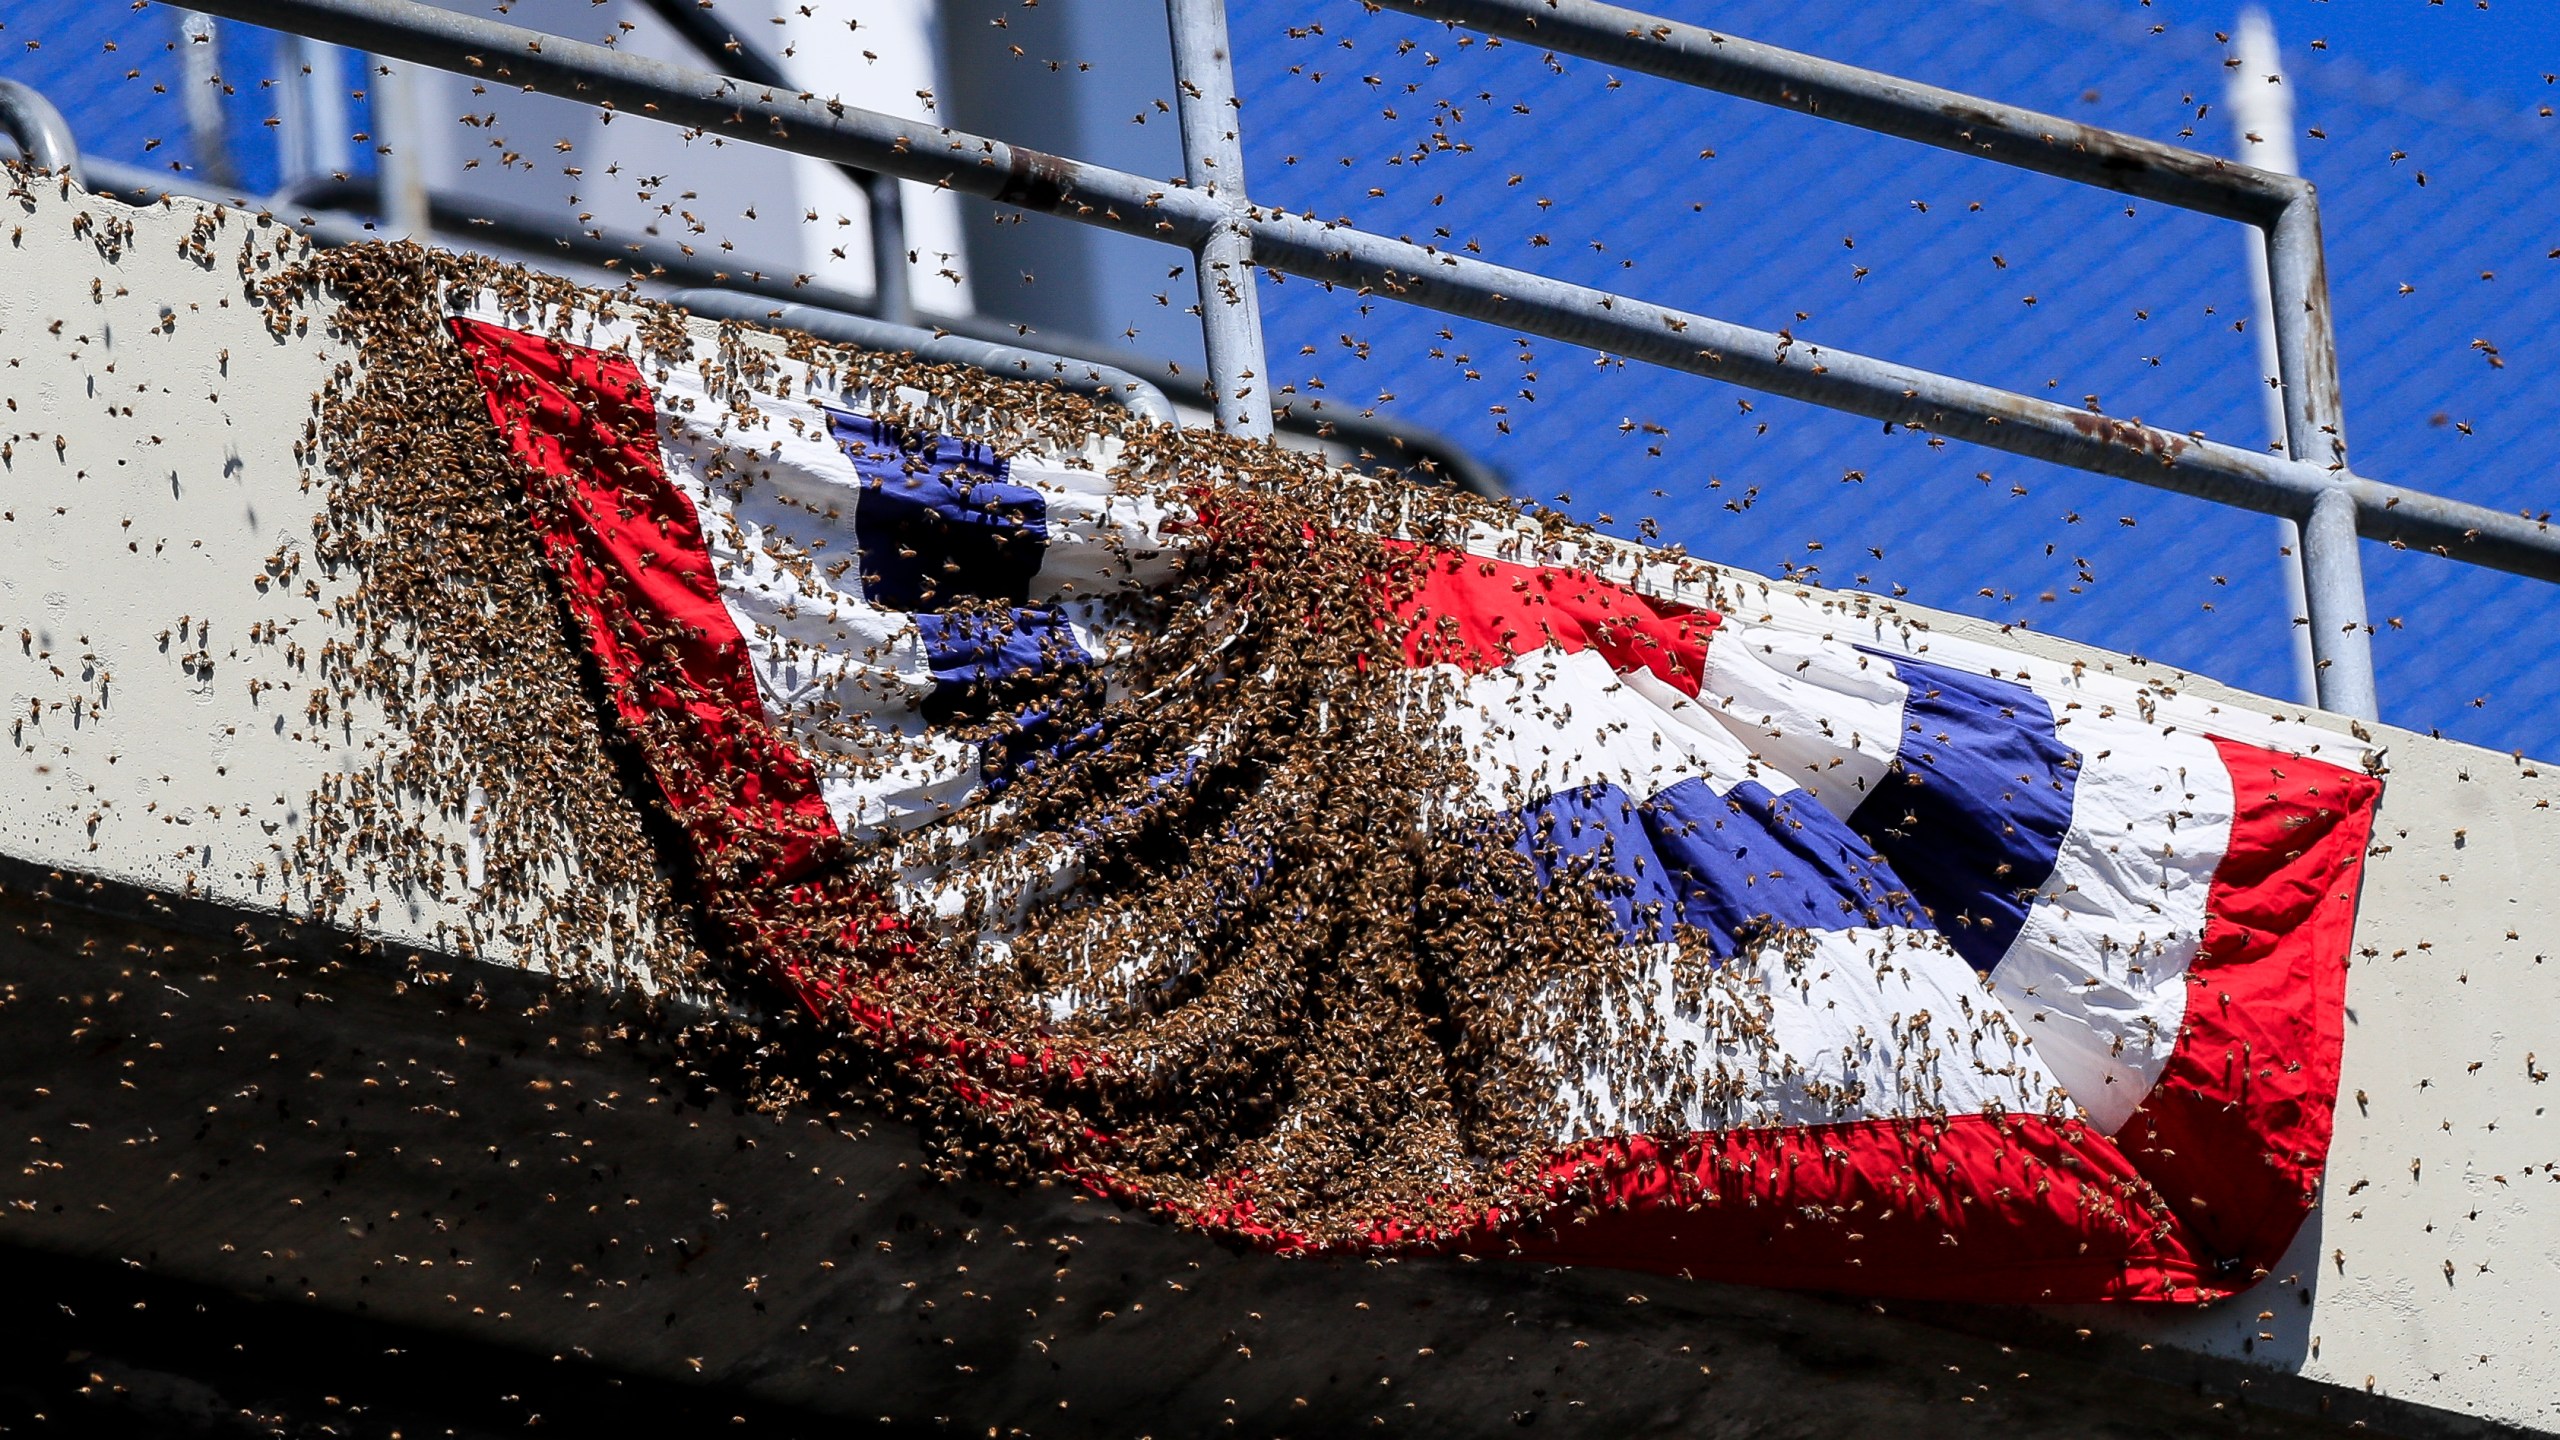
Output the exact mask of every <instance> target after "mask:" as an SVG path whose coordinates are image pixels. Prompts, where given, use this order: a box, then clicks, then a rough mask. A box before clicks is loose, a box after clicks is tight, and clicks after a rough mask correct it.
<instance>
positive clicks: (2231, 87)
mask: <svg viewBox="0 0 2560 1440" xmlns="http://www.w3.org/2000/svg"><path fill="white" fill-rule="evenodd" d="M2232 52H2233V58H2234V59H2236V60H2238V61H2239V62H2240V64H2239V66H2238V67H2237V68H2235V69H2233V70H2232V71H2231V73H2230V76H2229V78H2228V81H2227V83H2226V84H2225V86H2224V91H2223V93H2224V96H2225V98H2226V99H2227V100H2228V101H2229V103H2230V110H2231V135H2232V152H2231V153H2232V154H2233V156H2235V157H2236V158H2238V159H2239V160H2241V161H2243V162H2244V163H2246V164H2250V165H2255V166H2257V167H2258V168H2259V169H2261V170H2268V171H2272V172H2274V173H2276V174H2278V175H2300V174H2301V173H2302V170H2301V167H2300V165H2299V164H2298V163H2297V157H2296V155H2295V152H2294V148H2293V127H2294V113H2293V95H2292V87H2291V86H2289V85H2287V84H2286V83H2285V75H2284V61H2283V57H2282V55H2281V54H2280V53H2279V52H2278V51H2277V49H2276V28H2275V22H2274V21H2272V20H2269V19H2268V18H2267V12H2266V11H2264V10H2262V9H2260V8H2258V7H2257V6H2255V5H2252V6H2250V7H2249V8H2248V9H2246V10H2243V11H2241V12H2240V30H2239V35H2238V38H2237V39H2236V40H2235V41H2234V42H2233V45H2232ZM2240 235H2241V238H2242V240H2243V242H2244V243H2245V244H2246V245H2247V247H2248V250H2247V254H2248V260H2249V266H2248V268H2249V289H2250V291H2251V292H2252V293H2253V294H2255V295H2256V297H2257V301H2258V318H2257V326H2258V371H2259V378H2260V380H2261V381H2262V382H2263V383H2262V384H2261V386H2260V388H2259V390H2258V398H2259V401H2260V402H2261V403H2262V404H2263V405H2264V406H2265V407H2266V414H2267V438H2268V440H2269V441H2270V442H2272V445H2271V448H2273V449H2275V450H2277V451H2278V452H2282V451H2283V450H2284V449H2285V448H2286V446H2285V431H2286V425H2285V409H2284V362H2283V361H2282V360H2280V359H2279V358H2278V357H2277V355H2276V322H2275V313H2276V307H2275V296H2274V294H2273V292H2272V291H2270V290H2269V289H2268V288H2267V232H2266V231H2264V230H2261V229H2259V228H2258V227H2257V226H2255V225H2243V226H2241V227H2240ZM2272 528H2273V529H2274V532H2275V537H2276V554H2275V564H2276V574H2277V578H2278V579H2280V580H2281V581H2282V582H2283V585H2284V619H2285V629H2286V630H2287V631H2289V632H2290V638H2291V640H2292V642H2293V694H2294V698H2295V699H2297V700H2300V701H2301V702H2302V703H2303V704H2305V705H2317V704H2319V703H2320V666H2319V660H2318V657H2317V656H2315V655H2313V654H2312V652H2311V617H2310V611H2309V610H2308V609H2307V608H2306V606H2307V603H2308V595H2307V592H2306V591H2305V589H2304V586H2303V583H2302V522H2301V521H2300V520H2299V519H2297V518H2296V517H2294V516H2291V515H2279V516H2277V517H2276V519H2275V524H2274V526H2273V527H2272Z"/></svg>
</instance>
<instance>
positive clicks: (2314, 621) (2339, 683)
mask: <svg viewBox="0 0 2560 1440" xmlns="http://www.w3.org/2000/svg"><path fill="white" fill-rule="evenodd" d="M2267 288H2268V291H2269V293H2270V294H2271V296H2272V297H2273V301H2274V308H2275V332H2276V361H2277V366H2278V369H2279V373H2280V378H2281V379H2282V380H2283V382H2284V422H2285V427H2284V428H2285V445H2286V448H2287V449H2288V450H2290V451H2291V452H2292V455H2293V458H2294V459H2295V460H2297V461H2300V462H2302V463H2305V464H2308V465H2312V466H2316V467H2318V469H2319V471H2320V472H2321V473H2322V474H2324V475H2326V476H2328V477H2329V479H2330V480H2331V482H2332V483H2333V484H2340V485H2343V483H2344V482H2345V481H2347V480H2349V479H2351V478H2352V476H2351V475H2350V474H2349V472H2348V470H2347V422H2346V414H2345V408H2344V405H2343V403H2342V401H2341V396H2340V391H2339V388H2338V337H2337V332H2336V331H2334V330H2333V329H2331V328H2330V322H2329V275H2328V264H2327V262H2326V261H2325V260H2324V259H2323V258H2322V251H2321V245H2320V202H2319V198H2318V196H2316V195H2315V194H2314V193H2313V192H2312V191H2311V190H2310V188H2309V187H2307V186H2306V187H2305V188H2304V190H2303V192H2302V193H2301V194H2300V195H2298V196H2296V197H2295V198H2294V201H2293V203H2292V204H2290V205H2288V206H2286V207H2285V209H2284V213H2283V214H2282V215H2281V216H2279V217H2277V219H2276V223H2275V224H2274V226H2273V227H2271V228H2270V230H2269V231H2268V235H2267ZM2355 508H2356V507H2355V505H2354V502H2353V500H2352V499H2351V498H2350V499H2340V500H2336V501H2333V500H2332V499H2331V497H2329V496H2322V497H2320V499H2319V501H2318V502H2317V503H2316V504H2315V505H2314V506H2313V509H2312V513H2311V517H2310V519H2309V520H2308V521H2306V522H2305V524H2304V526H2303V531H2302V585H2303V599H2304V604H2305V613H2306V614H2308V615H2309V617H2310V620H2311V624H2310V626H2309V629H2310V631H2311V653H2312V656H2313V665H2314V668H2315V669H2316V670H2317V672H2318V678H2319V683H2320V704H2321V708H2323V709H2327V710H2334V711H2337V712H2338V713H2339V714H2342V715H2353V716H2356V717H2357V718H2359V719H2364V720H2373V719H2378V718H2380V717H2379V713H2378V707H2379V703H2380V702H2379V698H2378V696H2377V694H2376V691H2375V688H2374V680H2373V627H2372V626H2371V625H2369V624H2367V623H2366V620H2365V608H2364V557H2363V556H2362V555H2361V554H2360V553H2359V552H2358V550H2357V547H2356V543H2355V535H2356V530H2357V524H2356V521H2355V518H2354V516H2355Z"/></svg>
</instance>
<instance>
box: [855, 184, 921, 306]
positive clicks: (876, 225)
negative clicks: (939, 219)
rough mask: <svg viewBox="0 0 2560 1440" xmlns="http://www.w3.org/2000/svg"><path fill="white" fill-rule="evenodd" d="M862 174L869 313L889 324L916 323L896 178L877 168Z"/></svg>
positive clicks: (904, 217) (902, 206)
mask: <svg viewBox="0 0 2560 1440" xmlns="http://www.w3.org/2000/svg"><path fill="white" fill-rule="evenodd" d="M861 174H862V199H863V202H864V207H865V209H866V210H867V211H868V212H869V215H870V219H871V313H872V315H873V316H874V317H875V318H878V319H881V320H886V321H888V322H889V323H890V324H892V325H913V324H915V323H916V302H915V296H914V293H913V292H912V291H910V290H909V289H908V288H907V207H906V205H905V203H904V202H903V201H902V200H901V199H900V198H899V195H898V177H897V176H895V175H883V174H881V173H880V172H878V171H877V170H865V171H863V172H861Z"/></svg>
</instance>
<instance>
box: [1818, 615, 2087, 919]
mask: <svg viewBox="0 0 2560 1440" xmlns="http://www.w3.org/2000/svg"><path fill="white" fill-rule="evenodd" d="M1873 653H1882V652H1873ZM1884 658H1886V659H1888V660H1890V661H1891V662H1892V663H1893V667H1894V669H1895V671H1896V672H1897V673H1898V674H1899V675H1900V676H1901V677H1902V680H1903V683H1905V684H1907V685H1909V686H1910V687H1911V698H1910V699H1909V700H1908V701H1906V702H1905V703H1904V705H1903V711H1902V744H1901V747H1900V751H1899V754H1898V756H1897V758H1896V761H1895V765H1894V772H1893V773H1892V774H1890V775H1888V776H1886V777H1885V779H1884V780H1883V782H1882V783H1880V784H1878V785H1877V786H1876V788H1875V790H1874V791H1873V792H1872V793H1870V794H1869V795H1868V796H1867V798H1866V799H1865V800H1864V801H1862V802H1861V803H1860V804H1859V806H1858V808H1857V810H1856V811H1855V812H1854V813H1852V814H1851V815H1850V817H1849V823H1850V825H1851V826H1852V827H1853V828H1854V829H1856V830H1857V832H1858V833H1859V834H1860V835H1862V836H1865V837H1866V839H1867V843H1869V844H1870V845H1872V846H1874V847H1875V852H1876V853H1877V854H1880V855H1882V856H1884V858H1885V860H1886V861H1887V862H1888V863H1889V864H1891V866H1892V867H1893V871H1894V873H1895V874H1897V875H1899V876H1901V877H1902V879H1903V880H1904V882H1905V883H1907V884H1909V885H1910V887H1911V893H1912V894H1913V895H1914V896H1916V897H1917V898H1918V900H1919V902H1920V904H1921V906H1922V907H1923V908H1924V909H1925V910H1926V911H1927V912H1928V915H1929V917H1930V919H1931V921H1932V922H1933V923H1934V924H1935V925H1936V927H1937V928H1938V929H1939V930H1940V931H1942V932H1944V933H1945V935H1946V937H1947V938H1948V940H1950V941H1951V942H1953V943H1954V945H1955V947H1956V950H1957V952H1958V953H1959V954H1961V955H1963V956H1964V958H1965V959H1966V960H1968V961H1970V962H1972V964H1973V966H1974V968H1975V969H1977V970H1989V969H1990V968H1991V967H1992V966H1994V965H1997V964H1998V963H2000V957H2001V956H2002V955H2004V954H2006V953H2007V952H2008V949H2009V944H2010V942H2011V941H2013V940H2015V939H2017V937H2018V929H2019V927H2020V926H2022V925H2024V924H2025V923H2026V918H2027V902H2028V901H2029V899H2030V898H2032V897H2033V896H2034V894H2035V892H2036V889H2037V887H2039V886H2041V885H2043V884H2044V882H2045V880H2046V879H2047V878H2048V877H2050V876H2051V875H2052V874H2053V865H2054V860H2055V858H2056V856H2058V855H2059V854H2060V853H2061V849H2062V836H2063V832H2064V831H2066V830H2068V829H2070V828H2071V793H2072V788H2073V787H2074V785H2076V784H2077V783H2078V780H2079V776H2080V754H2079V752H2078V751H2076V750H2073V749H2072V748H2071V747H2070V746H2068V745H2066V744H2064V743H2063V742H2062V739H2061V737H2060V736H2059V735H2058V734H2057V733H2056V732H2055V729H2054V723H2053V707H2052V706H2051V705H2048V704H2047V703H2045V701H2044V699H2043V698H2042V697H2041V696H2039V695H2037V694H2036V693H2035V692H2034V691H2032V690H2029V689H2028V688H2026V687H2025V686H2023V685H2018V684H2014V683H2012V682H2010V681H2006V680H1994V679H1991V678H1990V677H1988V676H1983V675H1973V674H1968V673H1966V672H1964V671H1962V670H1951V669H1948V668H1947V667H1945V666H1942V665H1928V664H1923V663H1921V662H1920V661H1917V660H1912V659H1910V658H1908V657H1905V656H1901V655H1885V656H1884Z"/></svg>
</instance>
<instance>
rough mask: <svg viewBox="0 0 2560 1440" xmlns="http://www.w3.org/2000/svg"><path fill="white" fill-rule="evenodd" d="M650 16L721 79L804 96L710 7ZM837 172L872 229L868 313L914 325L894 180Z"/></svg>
mask: <svg viewBox="0 0 2560 1440" xmlns="http://www.w3.org/2000/svg"><path fill="white" fill-rule="evenodd" d="M644 3H646V4H647V5H648V7H649V10H650V13H652V14H654V15H656V16H657V17H658V18H659V19H661V20H663V21H665V22H666V23H667V27H668V28H669V29H671V30H673V31H675V32H676V34H677V36H678V37H679V38H681V39H682V40H683V41H684V42H685V43H686V44H687V45H690V46H692V47H693V51H694V53H695V54H697V55H700V56H701V57H702V58H703V59H705V60H707V61H709V62H710V63H711V66H712V68H713V69H715V70H718V71H719V72H721V73H722V74H724V75H735V76H738V77H739V78H740V79H743V80H747V81H750V82H752V83H754V84H757V85H763V86H770V87H774V88H777V89H785V90H791V91H794V92H796V93H797V94H799V95H800V97H801V98H802V99H808V98H809V92H808V91H807V90H805V89H802V88H801V87H800V86H798V85H795V84H794V83H792V79H791V76H790V74H789V72H787V71H785V70H784V69H783V68H782V62H781V61H779V60H776V59H774V58H773V57H772V56H770V55H767V54H766V53H764V51H763V50H762V49H760V48H758V47H757V46H756V44H755V43H754V42H752V41H750V40H748V39H746V38H745V37H743V36H741V35H739V34H738V33H737V32H735V31H733V30H731V29H730V28H729V26H728V24H727V22H725V21H723V20H721V19H720V18H719V16H717V15H716V14H714V13H713V12H712V10H711V9H710V7H709V6H707V5H703V4H696V3H694V0H644ZM836 169H837V171H838V172H839V173H841V174H842V175H843V176H844V178H846V179H847V180H850V181H852V182H853V188H855V189H856V190H859V191H861V192H862V204H863V211H864V215H865V218H866V219H867V220H868V221H869V224H870V228H871V288H872V292H873V294H872V302H871V308H872V310H873V312H874V313H875V314H877V315H878V316H879V317H880V318H881V319H883V320H886V321H888V322H889V323H890V324H892V325H912V324H914V323H915V300H914V297H913V295H912V293H911V291H910V289H909V287H908V284H907V207H906V204H905V202H904V201H903V200H902V199H901V198H900V197H899V195H898V181H897V177H896V176H893V175H883V174H881V173H880V172H879V171H877V170H867V169H864V168H863V167H861V166H859V165H847V164H843V163H841V162H839V163H838V164H837V166H836Z"/></svg>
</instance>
